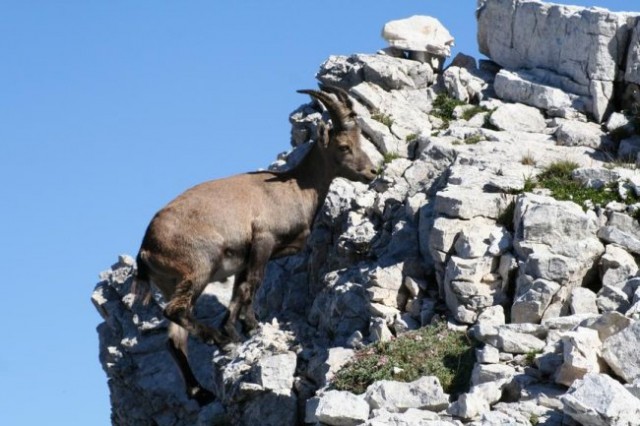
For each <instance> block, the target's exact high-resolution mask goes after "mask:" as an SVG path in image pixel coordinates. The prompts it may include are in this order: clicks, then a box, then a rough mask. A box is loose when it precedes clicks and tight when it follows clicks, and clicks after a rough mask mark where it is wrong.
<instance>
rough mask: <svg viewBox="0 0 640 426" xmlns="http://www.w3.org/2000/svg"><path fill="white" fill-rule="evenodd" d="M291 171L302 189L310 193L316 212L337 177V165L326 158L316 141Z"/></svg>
mask: <svg viewBox="0 0 640 426" xmlns="http://www.w3.org/2000/svg"><path fill="white" fill-rule="evenodd" d="M290 173H291V176H292V177H293V178H294V179H296V181H297V182H298V185H299V187H300V189H301V190H302V191H303V192H305V193H306V194H308V196H309V198H310V201H311V202H312V203H313V206H312V207H313V212H314V214H315V212H316V210H317V209H318V208H319V207H321V206H322V204H323V203H324V199H325V198H326V197H327V193H328V192H329V186H331V182H332V181H333V179H334V178H335V177H336V171H335V166H333V164H332V163H331V160H330V159H329V158H326V156H325V154H324V152H323V150H322V148H320V147H319V146H318V145H317V143H315V144H314V145H313V146H312V147H311V149H310V150H309V153H307V155H306V156H305V157H304V158H303V159H302V161H301V162H300V163H299V164H298V165H297V166H296V167H295V168H294V169H293V170H291V172H290Z"/></svg>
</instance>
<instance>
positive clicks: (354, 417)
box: [315, 390, 369, 426]
mask: <svg viewBox="0 0 640 426" xmlns="http://www.w3.org/2000/svg"><path fill="white" fill-rule="evenodd" d="M315 416H316V418H317V419H318V420H319V421H320V422H322V423H325V424H328V425H333V426H355V425H358V424H361V423H362V422H364V421H366V420H367V419H368V418H369V405H368V404H367V403H366V401H365V400H364V399H362V398H361V397H359V396H356V395H354V394H352V393H351V392H346V391H336V390H332V391H328V392H326V393H324V394H323V395H322V396H321V397H320V400H319V401H318V405H317V408H316V410H315Z"/></svg>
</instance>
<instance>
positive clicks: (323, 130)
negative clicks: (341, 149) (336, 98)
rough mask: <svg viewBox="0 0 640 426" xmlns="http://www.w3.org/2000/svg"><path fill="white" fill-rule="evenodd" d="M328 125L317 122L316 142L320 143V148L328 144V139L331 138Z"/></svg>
mask: <svg viewBox="0 0 640 426" xmlns="http://www.w3.org/2000/svg"><path fill="white" fill-rule="evenodd" d="M329 130H330V129H329V126H328V125H327V124H325V123H324V122H322V121H321V122H320V123H318V134H317V137H316V143H318V144H320V146H321V147H322V148H326V147H328V146H329V141H330V140H331V138H330V136H329Z"/></svg>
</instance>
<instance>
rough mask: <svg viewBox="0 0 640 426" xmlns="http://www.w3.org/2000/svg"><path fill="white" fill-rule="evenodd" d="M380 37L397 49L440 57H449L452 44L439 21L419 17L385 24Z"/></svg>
mask: <svg viewBox="0 0 640 426" xmlns="http://www.w3.org/2000/svg"><path fill="white" fill-rule="evenodd" d="M382 37H383V38H384V39H385V40H387V42H389V45H390V46H392V47H395V48H397V49H401V50H410V51H417V52H427V53H430V54H433V55H437V56H441V57H448V56H451V46H453V42H454V38H453V37H452V36H451V34H449V31H448V30H447V29H446V28H445V27H444V26H443V25H442V24H441V23H440V21H438V20H437V19H435V18H432V17H430V16H420V15H415V16H412V17H410V18H406V19H399V20H396V21H389V22H387V23H386V24H385V25H384V28H383V29H382Z"/></svg>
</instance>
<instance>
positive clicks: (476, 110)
mask: <svg viewBox="0 0 640 426" xmlns="http://www.w3.org/2000/svg"><path fill="white" fill-rule="evenodd" d="M483 112H489V110H488V109H487V108H485V107H482V106H480V105H474V106H472V107H471V108H467V109H466V110H464V112H463V113H462V118H463V119H465V120H467V121H469V120H471V119H472V118H473V117H474V116H475V115H477V114H482V113H483Z"/></svg>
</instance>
